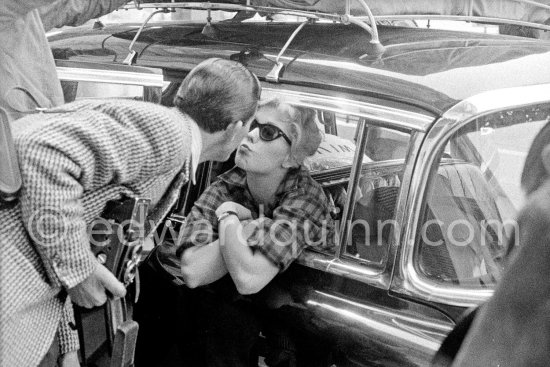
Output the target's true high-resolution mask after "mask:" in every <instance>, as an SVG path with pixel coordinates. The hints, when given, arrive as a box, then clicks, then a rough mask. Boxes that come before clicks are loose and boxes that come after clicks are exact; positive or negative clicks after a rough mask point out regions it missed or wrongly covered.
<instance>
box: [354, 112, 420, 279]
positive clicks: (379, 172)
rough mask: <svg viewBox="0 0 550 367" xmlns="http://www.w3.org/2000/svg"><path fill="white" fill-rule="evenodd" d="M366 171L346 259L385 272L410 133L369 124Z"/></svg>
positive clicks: (363, 172)
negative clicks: (352, 259)
mask: <svg viewBox="0 0 550 367" xmlns="http://www.w3.org/2000/svg"><path fill="white" fill-rule="evenodd" d="M364 134H365V138H366V139H367V142H366V149H365V154H364V156H363V169H362V173H361V177H360V179H359V183H358V187H357V194H356V197H355V199H354V201H353V205H354V210H353V216H352V222H351V228H350V237H349V241H348V244H347V246H346V248H345V252H344V256H345V257H352V258H355V259H359V260H361V262H363V263H366V264H367V265H368V266H369V267H370V268H373V269H377V270H380V271H382V270H383V269H384V266H385V263H386V261H387V257H388V251H389V246H390V243H391V240H392V234H393V233H394V230H395V229H396V221H395V214H396V205H397V198H398V196H399V193H400V191H401V187H402V186H401V182H402V180H403V168H404V163H405V157H406V152H407V150H408V145H409V141H410V134H408V133H404V132H401V131H397V130H393V129H389V128H382V127H378V126H374V125H371V124H369V122H366V126H365V130H364Z"/></svg>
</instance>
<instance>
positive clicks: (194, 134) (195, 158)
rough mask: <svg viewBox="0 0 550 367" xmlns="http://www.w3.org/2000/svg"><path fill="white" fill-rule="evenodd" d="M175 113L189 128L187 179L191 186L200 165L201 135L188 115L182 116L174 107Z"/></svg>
mask: <svg viewBox="0 0 550 367" xmlns="http://www.w3.org/2000/svg"><path fill="white" fill-rule="evenodd" d="M175 109H176V111H177V112H178V113H179V115H180V116H182V117H183V118H184V120H185V122H186V124H187V126H189V130H190V132H191V152H190V155H189V159H190V162H189V170H190V172H189V176H190V177H189V179H190V180H191V182H192V183H193V185H195V184H196V176H197V167H198V166H199V163H200V158H201V152H202V135H201V131H200V128H199V125H197V123H196V122H195V120H193V119H192V118H191V117H189V116H188V115H186V114H184V113H183V112H181V111H180V109H179V108H177V107H175Z"/></svg>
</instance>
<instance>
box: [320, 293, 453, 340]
mask: <svg viewBox="0 0 550 367" xmlns="http://www.w3.org/2000/svg"><path fill="white" fill-rule="evenodd" d="M315 293H318V294H321V295H323V297H326V298H331V299H334V300H335V301H338V302H342V303H346V304H349V305H352V306H354V307H357V308H362V309H365V310H369V311H375V312H377V313H378V314H381V315H386V316H390V317H398V318H399V319H400V320H406V321H410V322H414V323H416V324H421V325H424V326H426V327H429V328H431V329H436V330H440V331H442V332H445V333H448V332H449V331H451V330H452V329H453V328H452V327H451V326H450V325H447V324H443V323H441V322H431V321H428V320H423V319H419V318H416V317H410V316H406V315H402V314H397V313H396V312H394V311H388V310H387V309H383V308H380V307H374V306H370V305H366V304H363V303H359V302H353V301H351V300H349V299H345V298H341V297H336V296H334V295H332V294H329V293H325V292H320V291H315Z"/></svg>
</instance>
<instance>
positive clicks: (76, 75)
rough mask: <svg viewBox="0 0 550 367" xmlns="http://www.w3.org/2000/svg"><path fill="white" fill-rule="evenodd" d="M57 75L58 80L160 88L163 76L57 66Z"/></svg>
mask: <svg viewBox="0 0 550 367" xmlns="http://www.w3.org/2000/svg"><path fill="white" fill-rule="evenodd" d="M57 76H58V77H59V79H60V80H71V81H79V82H96V83H110V84H127V85H139V86H143V87H159V88H162V86H163V84H164V78H163V76H162V74H161V73H160V74H154V73H140V72H128V71H120V70H106V69H87V68H76V67H65V66H58V67H57Z"/></svg>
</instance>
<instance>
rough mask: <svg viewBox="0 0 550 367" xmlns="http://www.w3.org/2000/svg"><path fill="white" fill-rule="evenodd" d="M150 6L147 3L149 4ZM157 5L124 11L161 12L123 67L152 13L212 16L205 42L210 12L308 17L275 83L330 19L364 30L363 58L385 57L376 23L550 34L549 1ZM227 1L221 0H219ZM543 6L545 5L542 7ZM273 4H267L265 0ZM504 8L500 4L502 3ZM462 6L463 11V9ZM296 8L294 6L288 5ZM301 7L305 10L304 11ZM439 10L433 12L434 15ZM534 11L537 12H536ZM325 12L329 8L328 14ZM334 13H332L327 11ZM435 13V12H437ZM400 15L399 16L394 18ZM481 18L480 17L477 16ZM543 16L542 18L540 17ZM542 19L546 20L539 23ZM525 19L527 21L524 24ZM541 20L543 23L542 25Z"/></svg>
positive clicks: (249, 0)
mask: <svg viewBox="0 0 550 367" xmlns="http://www.w3.org/2000/svg"><path fill="white" fill-rule="evenodd" d="M145 1H148V0H145ZM174 1H175V0H171V2H158V3H147V2H145V3H144V2H141V1H140V0H133V5H130V4H128V5H125V6H124V7H123V9H145V8H150V9H151V8H153V9H162V10H159V11H157V12H154V13H153V14H151V15H150V16H149V17H148V18H147V19H146V20H145V21H144V22H143V24H142V25H141V27H140V29H139V31H138V32H137V33H136V35H135V37H134V39H133V40H132V43H131V45H130V54H129V55H128V57H127V58H126V59H125V61H124V62H125V63H126V64H128V65H131V64H133V63H134V62H135V59H136V57H137V54H136V52H135V51H134V50H133V46H134V44H135V42H136V40H137V39H138V37H139V35H140V33H141V31H142V30H143V28H144V27H145V25H146V24H147V23H148V22H149V20H150V19H151V17H152V16H153V15H154V14H158V13H160V12H174V11H176V9H193V10H204V11H207V12H208V15H207V24H206V26H205V29H204V30H203V32H202V33H203V34H204V35H206V36H207V37H214V38H215V36H216V34H217V33H216V32H215V31H213V28H214V27H213V26H212V23H211V20H212V18H211V16H210V14H211V11H212V10H222V11H234V12H240V13H241V14H242V13H247V12H254V13H264V14H274V13H276V14H282V15H291V16H298V17H304V18H306V19H307V20H306V21H305V22H303V23H301V24H300V25H299V26H298V28H296V30H295V31H294V32H293V33H292V35H290V37H289V39H288V40H287V42H286V43H285V45H284V46H283V48H282V49H281V51H280V52H279V54H278V55H277V59H276V65H275V66H274V68H273V69H272V70H271V71H270V72H269V73H268V75H267V79H268V80H269V81H272V82H277V81H278V80H279V78H280V77H281V76H282V73H283V72H284V68H285V65H284V64H283V63H282V62H281V61H280V58H281V56H282V55H283V54H284V52H285V51H286V49H287V48H288V46H289V45H290V43H291V42H292V40H293V39H294V38H295V37H296V35H297V34H298V33H299V32H300V30H302V29H303V27H304V26H305V25H306V24H308V23H314V22H315V21H318V20H320V19H323V20H330V21H333V22H337V23H342V24H346V25H348V24H355V25H357V26H358V27H361V28H362V29H364V30H365V31H366V32H367V33H369V35H370V36H371V39H370V41H369V43H368V48H367V49H366V50H365V54H364V55H363V56H361V58H362V59H364V58H378V57H380V56H381V55H382V54H383V53H384V50H385V48H384V46H383V45H382V44H381V43H380V40H379V38H378V29H377V26H376V22H377V21H380V20H417V19H428V20H458V21H472V22H481V23H490V24H509V25H517V26H525V27H531V28H536V29H541V30H544V31H550V1H549V0H539V1H533V0H501V1H498V2H496V3H495V2H490V1H488V2H487V3H485V1H486V0H463V1H462V3H460V1H459V2H458V3H460V4H458V5H457V3H455V0H438V1H437V3H438V5H439V6H440V7H439V8H438V9H435V8H434V6H435V5H436V4H433V3H432V0H430V1H428V0H424V1H421V0H419V1H418V2H410V3H408V4H407V5H406V6H403V9H398V8H395V3H392V2H391V1H388V0H368V2H369V3H370V4H371V5H374V8H373V9H376V11H377V15H374V14H373V12H372V11H371V8H370V7H369V5H368V4H367V1H365V0H345V3H344V11H343V14H339V13H328V12H323V11H317V10H309V8H310V7H308V6H302V5H295V6H294V7H293V8H280V7H273V6H259V5H254V2H255V1H259V0H241V2H242V3H241V4H235V3H234V2H233V1H234V0H228V1H231V3H211V2H198V1H197V2H174ZM220 1H223V0H220ZM271 1H272V2H274V3H278V1H277V0H271ZM541 1H544V2H541ZM352 2H353V3H354V5H359V7H357V6H355V7H354V8H353V11H354V13H355V14H357V13H358V12H361V13H363V12H364V13H365V15H354V14H351V13H352V11H351V10H352V6H351V5H352ZM261 3H262V4H265V3H266V1H264V0H262V2H261ZM267 3H269V0H268V1H267ZM501 3H502V4H501ZM286 4H292V2H291V1H287V2H286V3H285V6H286ZM329 4H331V5H333V4H336V5H340V4H341V3H338V2H336V1H335V2H334V3H332V2H330V3H329ZM491 4H493V5H494V4H496V5H494V6H493V8H491V7H490V5H491ZM459 5H461V6H459ZM290 6H292V5H290ZM518 6H519V7H520V9H522V10H523V13H522V14H515V13H514V10H517V9H516V8H517V7H518ZM303 8H306V10H304V9H303ZM336 8H338V10H341V8H342V7H341V6H339V7H336ZM434 9H435V10H434ZM533 9H537V12H535V11H534V10H533ZM325 10H327V9H325ZM328 10H334V9H328ZM438 11H439V14H437V13H432V12H438ZM483 11H485V12H487V13H488V14H486V15H487V16H485V15H483V14H481V13H482V12H483ZM395 13H397V14H395ZM475 14H481V15H475ZM541 14H542V15H541ZM546 14H548V18H547V19H544V16H545V15H546ZM541 16H542V18H541ZM524 17H526V18H525V19H526V20H525V19H524ZM247 18H248V17H235V21H239V20H243V19H247ZM541 19H542V21H541Z"/></svg>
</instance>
